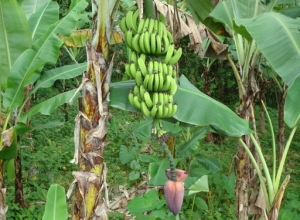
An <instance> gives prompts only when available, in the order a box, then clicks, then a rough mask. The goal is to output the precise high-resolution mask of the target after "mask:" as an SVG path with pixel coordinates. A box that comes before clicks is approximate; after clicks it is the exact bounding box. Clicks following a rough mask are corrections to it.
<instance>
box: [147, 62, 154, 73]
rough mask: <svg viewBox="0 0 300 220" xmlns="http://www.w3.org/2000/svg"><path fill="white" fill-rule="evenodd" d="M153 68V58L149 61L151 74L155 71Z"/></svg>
mask: <svg viewBox="0 0 300 220" xmlns="http://www.w3.org/2000/svg"><path fill="white" fill-rule="evenodd" d="M153 68H154V63H153V61H152V60H150V61H149V62H148V73H149V74H152V73H153Z"/></svg>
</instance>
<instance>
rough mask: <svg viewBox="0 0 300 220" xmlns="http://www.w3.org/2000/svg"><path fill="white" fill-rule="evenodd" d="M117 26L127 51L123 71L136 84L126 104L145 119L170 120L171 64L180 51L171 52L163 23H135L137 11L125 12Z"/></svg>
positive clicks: (173, 110) (173, 88) (173, 83)
mask: <svg viewBox="0 0 300 220" xmlns="http://www.w3.org/2000/svg"><path fill="white" fill-rule="evenodd" d="M119 26H120V29H121V30H122V32H123V33H124V36H125V43H126V45H127V46H128V47H129V48H130V53H129V63H127V64H126V65H125V71H126V74H128V76H129V77H130V78H133V79H135V82H136V85H135V87H134V88H132V89H131V90H130V92H129V96H128V98H129V102H130V103H131V104H132V105H133V106H134V107H135V108H137V109H140V110H141V111H142V113H143V114H144V115H145V116H146V117H153V118H157V119H159V118H168V117H172V116H173V115H174V114H175V113H176V111H177V104H176V103H175V102H174V101H173V96H174V94H175V92H176V90H177V82H176V76H177V73H176V70H175V69H174V64H176V63H177V62H178V60H179V59H180V57H181V55H182V49H181V48H179V49H175V45H174V44H173V37H172V34H171V33H170V32H169V31H168V30H167V28H166V26H165V24H164V23H163V22H161V21H159V20H156V19H152V18H145V19H141V20H139V12H138V10H136V11H129V12H128V13H127V14H126V16H125V17H123V18H122V19H121V20H120V22H119Z"/></svg>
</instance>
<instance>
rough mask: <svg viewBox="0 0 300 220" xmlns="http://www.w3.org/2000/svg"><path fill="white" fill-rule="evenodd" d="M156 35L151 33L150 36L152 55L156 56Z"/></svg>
mask: <svg viewBox="0 0 300 220" xmlns="http://www.w3.org/2000/svg"><path fill="white" fill-rule="evenodd" d="M156 36H157V34H156V33H154V32H153V33H151V35H150V47H151V53H152V54H156Z"/></svg>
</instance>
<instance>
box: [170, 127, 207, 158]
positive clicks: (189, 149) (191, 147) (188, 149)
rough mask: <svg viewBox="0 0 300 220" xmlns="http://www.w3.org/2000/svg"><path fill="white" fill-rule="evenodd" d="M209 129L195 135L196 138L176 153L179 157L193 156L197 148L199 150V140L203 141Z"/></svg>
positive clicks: (203, 129) (201, 130)
mask: <svg viewBox="0 0 300 220" xmlns="http://www.w3.org/2000/svg"><path fill="white" fill-rule="evenodd" d="M208 130H209V128H208V127H204V128H202V129H200V130H199V131H198V132H196V133H195V134H194V136H193V137H192V138H191V139H190V140H189V141H187V142H185V143H184V144H183V145H181V146H180V147H179V148H178V149H177V152H176V155H177V157H186V156H189V155H191V153H193V152H194V151H195V150H196V149H197V148H199V140H201V139H203V138H204V137H205V135H206V133H207V132H208Z"/></svg>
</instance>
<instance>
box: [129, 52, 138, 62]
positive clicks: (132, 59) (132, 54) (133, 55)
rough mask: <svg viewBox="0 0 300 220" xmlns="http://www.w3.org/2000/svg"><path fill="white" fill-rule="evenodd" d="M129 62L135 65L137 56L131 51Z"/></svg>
mask: <svg viewBox="0 0 300 220" xmlns="http://www.w3.org/2000/svg"><path fill="white" fill-rule="evenodd" d="M129 60H130V61H131V62H133V63H134V64H135V65H136V64H137V56H136V52H135V51H131V53H130V57H129Z"/></svg>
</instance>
